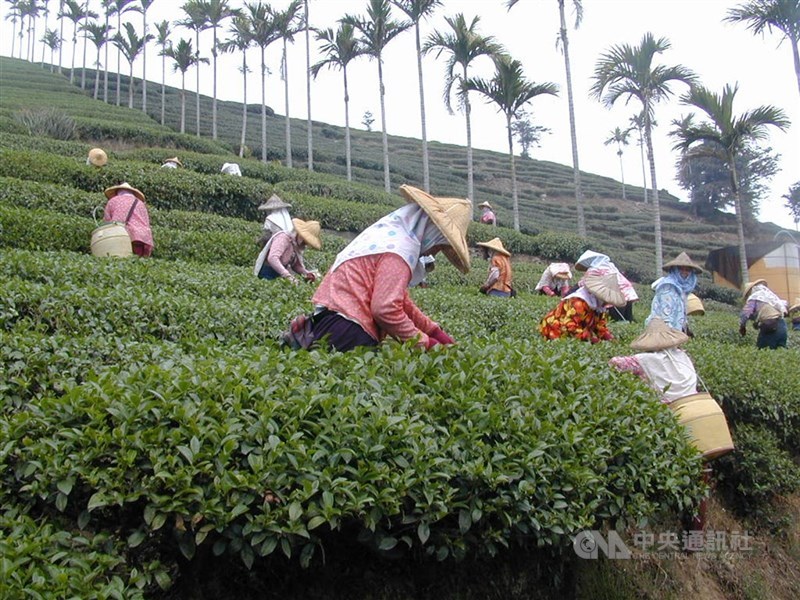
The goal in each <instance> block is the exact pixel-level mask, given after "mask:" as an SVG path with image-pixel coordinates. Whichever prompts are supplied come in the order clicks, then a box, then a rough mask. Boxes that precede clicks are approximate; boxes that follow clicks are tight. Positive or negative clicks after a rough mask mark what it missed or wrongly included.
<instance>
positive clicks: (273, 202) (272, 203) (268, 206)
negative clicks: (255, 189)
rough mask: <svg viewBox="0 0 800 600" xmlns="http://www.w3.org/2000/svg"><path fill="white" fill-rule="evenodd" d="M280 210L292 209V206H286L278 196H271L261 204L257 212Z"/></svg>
mask: <svg viewBox="0 0 800 600" xmlns="http://www.w3.org/2000/svg"><path fill="white" fill-rule="evenodd" d="M281 208H292V205H291V204H286V202H284V201H283V200H281V199H280V197H279V196H278V194H272V196H270V198H269V200H267V201H266V202H262V203H261V206H259V207H258V210H280V209H281Z"/></svg>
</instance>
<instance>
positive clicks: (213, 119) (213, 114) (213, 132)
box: [198, 25, 217, 139]
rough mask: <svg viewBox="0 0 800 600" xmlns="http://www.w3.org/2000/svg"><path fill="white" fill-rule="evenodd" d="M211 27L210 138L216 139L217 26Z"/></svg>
mask: <svg viewBox="0 0 800 600" xmlns="http://www.w3.org/2000/svg"><path fill="white" fill-rule="evenodd" d="M212 29H213V30H214V45H213V46H212V48H211V57H212V59H213V60H214V98H213V100H212V101H211V138H212V139H217V26H216V25H214V26H213V27H212ZM198 48H199V46H198Z"/></svg>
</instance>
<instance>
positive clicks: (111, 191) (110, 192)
mask: <svg viewBox="0 0 800 600" xmlns="http://www.w3.org/2000/svg"><path fill="white" fill-rule="evenodd" d="M120 190H125V191H126V192H130V193H131V194H133V195H134V196H136V197H137V198H138V199H139V200H141V201H142V202H144V201H145V200H144V194H143V193H142V192H140V191H139V190H137V189H136V188H135V187H133V186H132V185H131V184H130V183H128V182H127V181H125V182H123V183H120V184H119V185H113V186H111V187H110V188H106V190H105V192H103V193H104V194H105V195H106V198H108V199H109V200H111V198H113V197H114V196H116V195H117V192H119V191H120Z"/></svg>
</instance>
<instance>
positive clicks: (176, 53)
mask: <svg viewBox="0 0 800 600" xmlns="http://www.w3.org/2000/svg"><path fill="white" fill-rule="evenodd" d="M165 54H166V56H168V57H169V58H171V59H172V60H173V61H174V62H175V64H174V65H172V70H173V71H180V72H181V133H186V71H188V70H189V69H190V68H191V67H192V66H194V65H195V64H197V63H198V62H205V63H208V59H207V58H200V57H199V55H198V54H197V53H196V52H195V51H194V49H193V48H192V40H184V39H181V41H180V42H178V45H177V46H174V47H173V46H170V47H169V48H167V49H166V50H165Z"/></svg>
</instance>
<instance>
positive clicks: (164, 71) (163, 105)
mask: <svg viewBox="0 0 800 600" xmlns="http://www.w3.org/2000/svg"><path fill="white" fill-rule="evenodd" d="M162 49H163V48H162ZM166 93H167V57H166V56H162V57H161V124H162V125H163V124H164V112H165V108H166V104H167V103H166Z"/></svg>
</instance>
